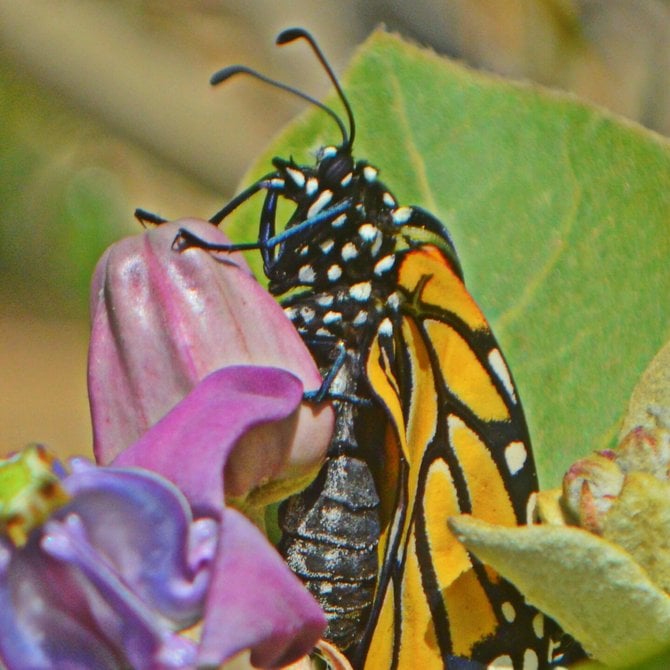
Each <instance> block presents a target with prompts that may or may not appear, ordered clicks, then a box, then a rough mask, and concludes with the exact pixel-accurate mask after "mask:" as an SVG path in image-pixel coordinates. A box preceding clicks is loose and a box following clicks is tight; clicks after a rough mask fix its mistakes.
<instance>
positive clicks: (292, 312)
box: [284, 307, 298, 321]
mask: <svg viewBox="0 0 670 670" xmlns="http://www.w3.org/2000/svg"><path fill="white" fill-rule="evenodd" d="M284 314H286V316H288V318H289V319H291V321H293V319H295V317H296V316H298V310H297V309H296V308H295V307H284Z"/></svg>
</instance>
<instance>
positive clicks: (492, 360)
mask: <svg viewBox="0 0 670 670" xmlns="http://www.w3.org/2000/svg"><path fill="white" fill-rule="evenodd" d="M488 358H489V365H490V366H491V367H492V368H493V372H495V373H496V376H497V377H498V379H499V380H500V381H501V382H502V385H503V386H504V387H505V391H507V395H508V396H509V397H510V399H511V400H512V402H513V403H515V404H516V401H517V400H516V393H515V392H514V384H513V383H512V377H511V375H510V373H509V369H508V367H507V365H505V359H504V358H503V357H502V354H501V353H500V350H499V349H491V351H489V356H488Z"/></svg>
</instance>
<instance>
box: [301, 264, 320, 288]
mask: <svg viewBox="0 0 670 670" xmlns="http://www.w3.org/2000/svg"><path fill="white" fill-rule="evenodd" d="M298 279H299V280H300V281H301V282H302V283H303V284H311V283H312V282H313V281H314V280H315V279H316V273H315V272H314V268H313V267H312V266H311V265H303V266H302V267H301V268H300V270H298Z"/></svg>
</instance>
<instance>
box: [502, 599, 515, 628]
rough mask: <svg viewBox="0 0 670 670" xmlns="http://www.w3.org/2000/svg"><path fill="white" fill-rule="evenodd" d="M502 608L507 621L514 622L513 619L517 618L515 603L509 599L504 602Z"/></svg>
mask: <svg viewBox="0 0 670 670" xmlns="http://www.w3.org/2000/svg"><path fill="white" fill-rule="evenodd" d="M501 610H502V615H503V616H504V617H505V621H509V623H512V621H514V619H516V610H515V609H514V605H512V603H511V602H509V601H508V600H506V601H505V602H504V603H503V604H502V607H501Z"/></svg>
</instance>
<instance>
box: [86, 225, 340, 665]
mask: <svg viewBox="0 0 670 670" xmlns="http://www.w3.org/2000/svg"><path fill="white" fill-rule="evenodd" d="M180 227H188V228H189V229H190V230H191V231H193V232H194V233H196V234H197V235H200V236H201V237H203V238H205V239H209V240H211V241H213V242H218V243H221V242H223V243H225V242H226V241H227V240H226V238H225V236H223V234H222V233H221V232H220V231H218V229H216V228H215V227H213V226H211V225H210V224H207V223H205V222H201V221H195V220H183V221H180V222H175V223H172V224H166V225H164V226H161V227H160V228H158V229H155V230H152V231H149V232H148V233H146V234H144V235H142V236H137V237H134V238H129V239H127V240H123V241H122V242H120V243H118V244H116V245H114V246H113V247H112V248H111V249H109V250H108V251H107V252H106V253H105V255H104V256H103V258H102V259H101V261H100V263H99V264H98V268H97V270H96V274H95V277H94V282H93V297H92V313H93V328H92V340H91V347H90V352H89V394H90V401H91V413H92V418H93V424H94V447H95V453H96V458H97V460H98V461H99V462H100V463H102V464H111V465H113V467H114V468H123V469H125V468H143V469H147V470H150V471H153V472H154V473H157V474H158V475H160V476H161V477H164V478H165V479H167V480H169V481H170V482H172V484H174V485H175V486H176V487H177V488H178V489H179V491H180V492H181V493H183V495H184V496H185V497H186V500H187V501H188V504H189V506H190V509H191V510H192V513H193V514H194V516H195V517H196V518H198V519H203V518H204V519H208V520H210V521H213V522H214V523H215V524H216V532H215V534H214V537H215V540H214V542H213V544H214V548H213V553H212V555H211V557H210V560H209V562H208V564H207V565H208V580H207V587H206V589H205V591H204V595H203V600H202V601H201V603H200V605H201V608H202V609H201V612H200V618H201V620H202V627H201V629H202V630H201V635H200V639H199V642H198V644H197V645H196V647H195V649H196V651H195V654H196V656H195V659H196V661H195V662H196V664H197V665H219V664H220V663H221V662H223V661H225V660H226V659H228V658H231V657H232V656H233V655H235V654H236V653H238V652H240V651H243V650H245V649H251V662H252V663H253V664H254V665H257V666H261V667H275V666H278V665H282V664H285V663H288V662H290V661H293V660H295V659H296V658H298V657H299V656H301V655H303V654H305V653H306V652H308V651H309V649H310V648H311V647H312V646H313V644H314V643H315V642H316V640H317V639H318V637H319V635H320V633H321V632H322V631H323V627H324V617H323V614H322V612H321V610H320V608H319V607H318V605H317V604H316V602H315V601H314V600H313V599H312V597H311V596H310V595H309V593H308V592H307V591H306V590H305V589H304V587H303V586H302V584H301V583H300V582H299V580H298V579H297V578H296V577H295V576H294V575H293V574H292V573H291V572H290V571H289V569H288V568H287V566H286V565H285V563H284V562H283V560H282V559H281V558H280V556H279V554H278V553H277V552H276V550H275V549H274V548H273V547H272V546H271V545H270V544H269V543H268V541H267V540H266V538H265V537H264V535H263V533H262V532H261V531H260V530H259V529H258V528H257V527H256V526H255V525H254V524H253V523H252V522H251V521H249V520H248V519H247V518H246V517H245V516H244V515H242V514H241V513H240V512H239V511H237V510H236V509H234V508H231V507H229V506H227V505H226V500H236V501H238V503H240V502H241V504H242V505H243V506H244V509H245V510H246V511H249V512H250V513H252V514H253V515H254V516H256V517H258V516H259V508H261V507H262V505H264V504H267V502H268V501H270V500H273V499H278V498H281V497H285V495H287V494H288V493H289V492H290V491H292V490H295V489H296V488H297V487H299V486H300V485H304V483H305V481H306V480H308V479H309V478H310V477H312V476H313V475H314V474H315V473H316V471H317V470H318V467H319V466H320V464H321V462H322V460H323V458H324V457H325V453H326V450H327V447H328V444H329V442H330V435H331V432H332V425H333V412H332V409H331V408H330V407H329V406H328V405H325V406H323V407H316V408H315V407H314V406H313V405H310V404H306V403H302V402H301V401H302V396H303V391H304V389H314V388H317V387H318V386H319V385H320V383H321V375H320V374H319V371H318V369H317V368H316V366H315V364H314V362H313V360H312V357H311V355H310V353H309V351H308V350H307V349H306V348H305V346H304V344H303V342H302V340H301V339H300V337H299V336H298V334H297V333H296V331H295V329H294V327H293V325H292V324H291V323H290V321H289V320H288V318H287V317H286V316H285V315H284V313H283V311H282V309H281V308H280V307H279V305H278V304H277V303H276V302H275V300H274V299H273V298H272V296H270V295H269V294H268V293H267V292H266V291H265V290H264V289H262V288H261V287H260V286H259V284H258V283H257V282H256V280H255V279H254V278H253V277H252V276H251V273H250V271H249V270H248V268H247V266H246V264H245V263H244V261H243V259H242V258H241V257H240V256H239V254H221V255H218V256H215V255H212V254H209V253H206V252H203V251H202V250H198V249H190V250H187V251H185V252H183V253H177V252H175V251H174V250H173V249H172V248H171V247H172V241H173V239H174V238H175V235H176V233H177V231H178V229H179V228H180ZM268 366H272V367H268ZM135 665H136V664H135V663H134V662H133V667H135ZM137 667H139V666H137ZM186 667H188V666H186Z"/></svg>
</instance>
